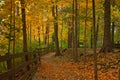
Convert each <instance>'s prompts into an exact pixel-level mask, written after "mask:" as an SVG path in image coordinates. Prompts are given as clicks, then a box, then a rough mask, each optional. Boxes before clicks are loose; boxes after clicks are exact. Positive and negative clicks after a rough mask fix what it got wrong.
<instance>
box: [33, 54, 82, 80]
mask: <svg viewBox="0 0 120 80" xmlns="http://www.w3.org/2000/svg"><path fill="white" fill-rule="evenodd" d="M60 59H61V57H54V53H49V54H47V55H45V56H43V57H42V58H41V60H42V64H41V66H40V67H39V69H38V71H37V73H36V74H35V76H34V77H33V80H81V79H82V75H81V74H79V72H80V70H81V69H82V68H81V69H79V68H80V66H77V64H76V65H75V64H73V63H71V62H65V61H64V60H60ZM78 67H79V68H78Z"/></svg>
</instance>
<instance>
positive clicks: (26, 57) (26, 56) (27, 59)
mask: <svg viewBox="0 0 120 80" xmlns="http://www.w3.org/2000/svg"><path fill="white" fill-rule="evenodd" d="M25 61H26V62H28V61H29V55H28V53H27V52H25ZM27 70H28V71H29V70H30V66H29V64H28V65H27Z"/></svg>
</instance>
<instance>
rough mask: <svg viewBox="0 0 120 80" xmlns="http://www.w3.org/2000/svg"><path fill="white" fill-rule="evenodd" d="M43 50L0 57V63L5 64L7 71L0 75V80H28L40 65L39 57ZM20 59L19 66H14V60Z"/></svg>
mask: <svg viewBox="0 0 120 80" xmlns="http://www.w3.org/2000/svg"><path fill="white" fill-rule="evenodd" d="M41 51H42V52H43V51H46V50H45V48H42V49H37V50H35V51H33V52H24V53H21V54H6V55H5V56H0V63H2V62H6V65H7V70H6V71H5V72H2V73H0V80H30V79H31V78H32V76H33V74H34V73H35V71H36V69H37V67H38V65H39V64H40V56H41V53H42V52H41ZM17 58H21V59H22V62H21V63H20V64H19V65H14V64H13V62H14V60H15V59H17Z"/></svg>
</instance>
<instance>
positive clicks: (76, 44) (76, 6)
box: [74, 0, 78, 62]
mask: <svg viewBox="0 0 120 80" xmlns="http://www.w3.org/2000/svg"><path fill="white" fill-rule="evenodd" d="M77 2H78V0H75V35H74V36H75V38H74V39H75V62H78V49H77V48H78V42H77V41H78V37H77V34H78V31H77V29H78V28H77V27H78V18H77V17H78V3H77Z"/></svg>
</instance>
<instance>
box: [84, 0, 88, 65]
mask: <svg viewBox="0 0 120 80" xmlns="http://www.w3.org/2000/svg"><path fill="white" fill-rule="evenodd" d="M85 15H86V16H85V28H84V64H86V46H87V45H86V43H87V40H86V36H87V17H88V0H86V14H85Z"/></svg>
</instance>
